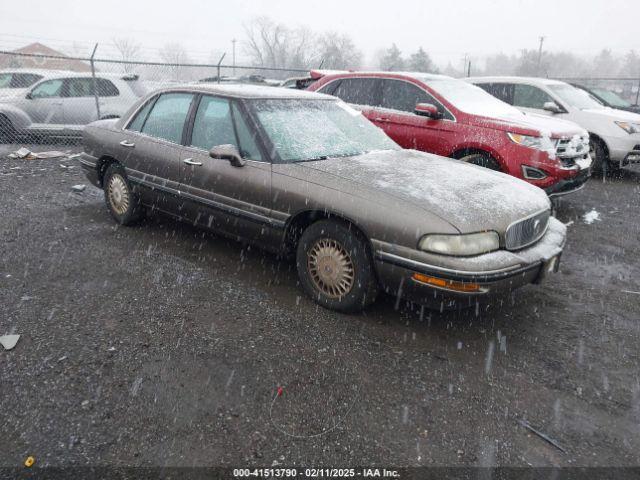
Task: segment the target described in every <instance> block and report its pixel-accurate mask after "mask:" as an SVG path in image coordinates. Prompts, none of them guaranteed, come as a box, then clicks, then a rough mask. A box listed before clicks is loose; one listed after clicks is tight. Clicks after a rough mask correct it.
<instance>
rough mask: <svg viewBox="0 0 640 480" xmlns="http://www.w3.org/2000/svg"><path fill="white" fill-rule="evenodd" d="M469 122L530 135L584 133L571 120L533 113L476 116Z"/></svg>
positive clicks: (565, 135) (558, 135)
mask: <svg viewBox="0 0 640 480" xmlns="http://www.w3.org/2000/svg"><path fill="white" fill-rule="evenodd" d="M469 123H472V124H475V125H478V126H483V127H490V128H496V129H498V130H503V131H505V132H512V133H520V134H524V135H531V134H532V133H533V134H538V135H540V134H541V135H545V136H548V137H553V138H559V137H568V136H573V135H576V134H580V135H582V134H583V133H584V129H582V128H581V127H579V126H578V125H577V124H575V123H573V122H571V121H568V120H562V119H559V118H551V117H547V116H545V115H538V114H534V113H522V112H518V113H515V112H514V114H513V115H497V116H492V117H476V119H475V120H473V119H471V120H470V121H469Z"/></svg>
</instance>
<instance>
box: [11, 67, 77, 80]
mask: <svg viewBox="0 0 640 480" xmlns="http://www.w3.org/2000/svg"><path fill="white" fill-rule="evenodd" d="M0 73H27V74H34V75H42V76H43V77H47V78H49V77H54V76H59V75H68V74H69V75H73V74H75V73H78V72H71V71H67V70H47V69H44V68H3V69H0Z"/></svg>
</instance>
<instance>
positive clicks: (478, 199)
mask: <svg viewBox="0 0 640 480" xmlns="http://www.w3.org/2000/svg"><path fill="white" fill-rule="evenodd" d="M299 165H301V166H303V167H304V168H309V169H314V170H319V171H322V172H323V173H326V174H330V175H334V176H336V177H340V178H341V179H343V180H347V181H349V182H353V183H355V184H358V185H359V186H360V188H362V187H365V188H367V189H370V190H371V191H370V192H369V193H372V194H373V195H374V197H375V196H378V197H379V196H380V194H383V195H384V194H386V195H391V196H393V197H396V198H399V199H401V200H403V201H405V202H408V203H410V204H412V205H414V206H417V207H419V208H422V209H424V210H426V211H429V212H431V213H433V214H435V215H437V216H438V217H440V218H442V219H444V220H446V221H447V222H449V223H450V224H451V225H452V226H453V227H455V228H456V229H457V230H459V231H460V232H462V233H471V232H478V231H483V230H495V231H498V232H500V233H504V232H505V231H506V229H507V227H508V226H509V225H510V224H511V223H513V222H514V221H517V220H520V219H522V218H524V217H526V216H528V215H531V214H533V213H536V212H539V211H541V210H545V209H548V208H550V203H549V199H548V198H547V195H546V194H545V193H544V191H543V190H541V189H539V188H538V187H534V186H533V185H530V184H528V183H526V182H524V181H522V180H519V179H517V178H514V177H511V176H509V175H505V174H503V173H499V172H495V171H492V170H488V169H486V168H482V167H478V166H475V165H470V164H468V163H464V162H461V161H458V160H452V159H449V158H445V157H440V156H437V155H432V154H428V153H424V152H418V151H416V150H399V151H381V152H371V153H367V154H364V155H358V156H355V157H345V158H330V159H327V160H320V161H313V162H304V163H300V164H299ZM329 182H331V179H328V180H327V183H329ZM346 193H351V192H346ZM372 208H373V206H372ZM398 214H402V212H398Z"/></svg>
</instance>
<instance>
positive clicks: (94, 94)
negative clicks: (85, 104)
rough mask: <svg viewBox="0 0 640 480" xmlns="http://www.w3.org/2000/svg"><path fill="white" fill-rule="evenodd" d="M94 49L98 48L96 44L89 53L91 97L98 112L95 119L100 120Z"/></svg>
mask: <svg viewBox="0 0 640 480" xmlns="http://www.w3.org/2000/svg"><path fill="white" fill-rule="evenodd" d="M96 50H98V44H97V43H96V46H95V47H93V52H92V53H91V59H90V63H91V78H92V81H93V98H95V100H96V112H97V113H98V118H97V119H96V120H100V100H98V81H97V80H96V66H95V64H94V63H93V59H94V57H95V56H96Z"/></svg>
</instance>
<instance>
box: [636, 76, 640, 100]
mask: <svg viewBox="0 0 640 480" xmlns="http://www.w3.org/2000/svg"><path fill="white" fill-rule="evenodd" d="M639 98H640V78H639V79H638V90H636V105H638V99H639Z"/></svg>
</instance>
